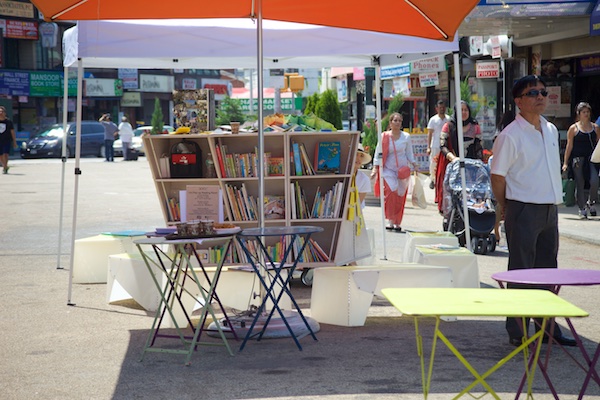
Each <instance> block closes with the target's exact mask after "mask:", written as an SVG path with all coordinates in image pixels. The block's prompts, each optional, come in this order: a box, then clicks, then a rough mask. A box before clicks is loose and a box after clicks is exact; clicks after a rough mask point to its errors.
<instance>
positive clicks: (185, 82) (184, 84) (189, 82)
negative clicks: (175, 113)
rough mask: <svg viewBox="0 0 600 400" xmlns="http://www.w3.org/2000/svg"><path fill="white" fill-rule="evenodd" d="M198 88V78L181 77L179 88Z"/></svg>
mask: <svg viewBox="0 0 600 400" xmlns="http://www.w3.org/2000/svg"><path fill="white" fill-rule="evenodd" d="M197 88H198V80H196V79H193V78H183V79H182V80H181V89H183V90H196V89H197Z"/></svg>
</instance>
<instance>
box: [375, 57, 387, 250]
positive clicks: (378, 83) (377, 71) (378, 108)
mask: <svg viewBox="0 0 600 400" xmlns="http://www.w3.org/2000/svg"><path fill="white" fill-rule="evenodd" d="M373 63H374V64H375V65H376V67H375V87H376V88H377V90H376V91H375V104H376V117H377V123H376V125H377V143H378V144H379V143H381V130H382V129H383V128H382V126H381V125H382V124H381V122H382V121H381V105H382V104H383V102H382V101H381V70H380V69H381V65H380V63H379V59H378V58H374V59H373ZM378 158H379V160H380V162H383V155H382V154H381V153H380V154H378ZM379 204H380V207H381V237H382V239H383V258H382V260H387V245H386V242H385V202H384V198H383V165H380V166H379Z"/></svg>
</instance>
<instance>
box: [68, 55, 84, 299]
mask: <svg viewBox="0 0 600 400" xmlns="http://www.w3.org/2000/svg"><path fill="white" fill-rule="evenodd" d="M82 83H83V63H82V61H81V58H79V59H77V110H76V113H77V121H76V125H75V126H76V128H75V129H76V131H77V135H76V137H75V187H74V198H73V227H72V229H71V263H70V266H71V267H70V270H69V295H68V298H67V305H69V306H74V305H75V303H72V302H71V295H72V294H73V265H74V258H75V232H76V231H77V197H78V195H79V175H81V170H80V169H79V161H80V158H81V100H82V88H83V85H82Z"/></svg>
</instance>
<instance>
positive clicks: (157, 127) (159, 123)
mask: <svg viewBox="0 0 600 400" xmlns="http://www.w3.org/2000/svg"><path fill="white" fill-rule="evenodd" d="M163 121H164V116H163V112H162V107H161V106H160V100H159V99H158V97H155V98H154V111H153V112H152V131H151V134H152V135H157V134H159V133H161V132H162V131H163V125H164V122H163Z"/></svg>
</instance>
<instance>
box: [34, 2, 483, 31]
mask: <svg viewBox="0 0 600 400" xmlns="http://www.w3.org/2000/svg"><path fill="white" fill-rule="evenodd" d="M478 2H479V0H378V1H377V2H376V3H373V4H369V3H364V2H357V1H338V0H301V1H291V0H262V1H261V0H231V1H228V2H218V1H216V2H215V1H197V0H179V1H177V2H174V3H172V2H168V1H162V0H161V1H152V0H127V1H123V0H32V3H33V4H34V5H35V6H36V7H37V8H38V9H39V10H40V11H41V12H42V13H43V14H44V17H45V19H46V20H48V21H53V20H97V19H102V20H106V19H156V18H159V19H179V18H255V17H256V16H257V15H258V14H259V8H260V9H261V11H260V12H261V13H262V18H263V19H265V20H275V21H288V22H300V23H306V24H313V25H324V26H333V27H338V28H351V29H360V30H368V31H374V32H385V33H395V34H400V35H408V36H418V37H423V38H428V39H437V40H452V39H453V37H454V34H455V32H456V31H457V29H458V26H459V25H460V23H461V22H462V21H463V19H464V18H465V17H466V16H467V14H468V13H469V12H470V11H471V10H472V9H473V8H474V7H475V6H476V5H477V3H478ZM261 3H262V4H261Z"/></svg>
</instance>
